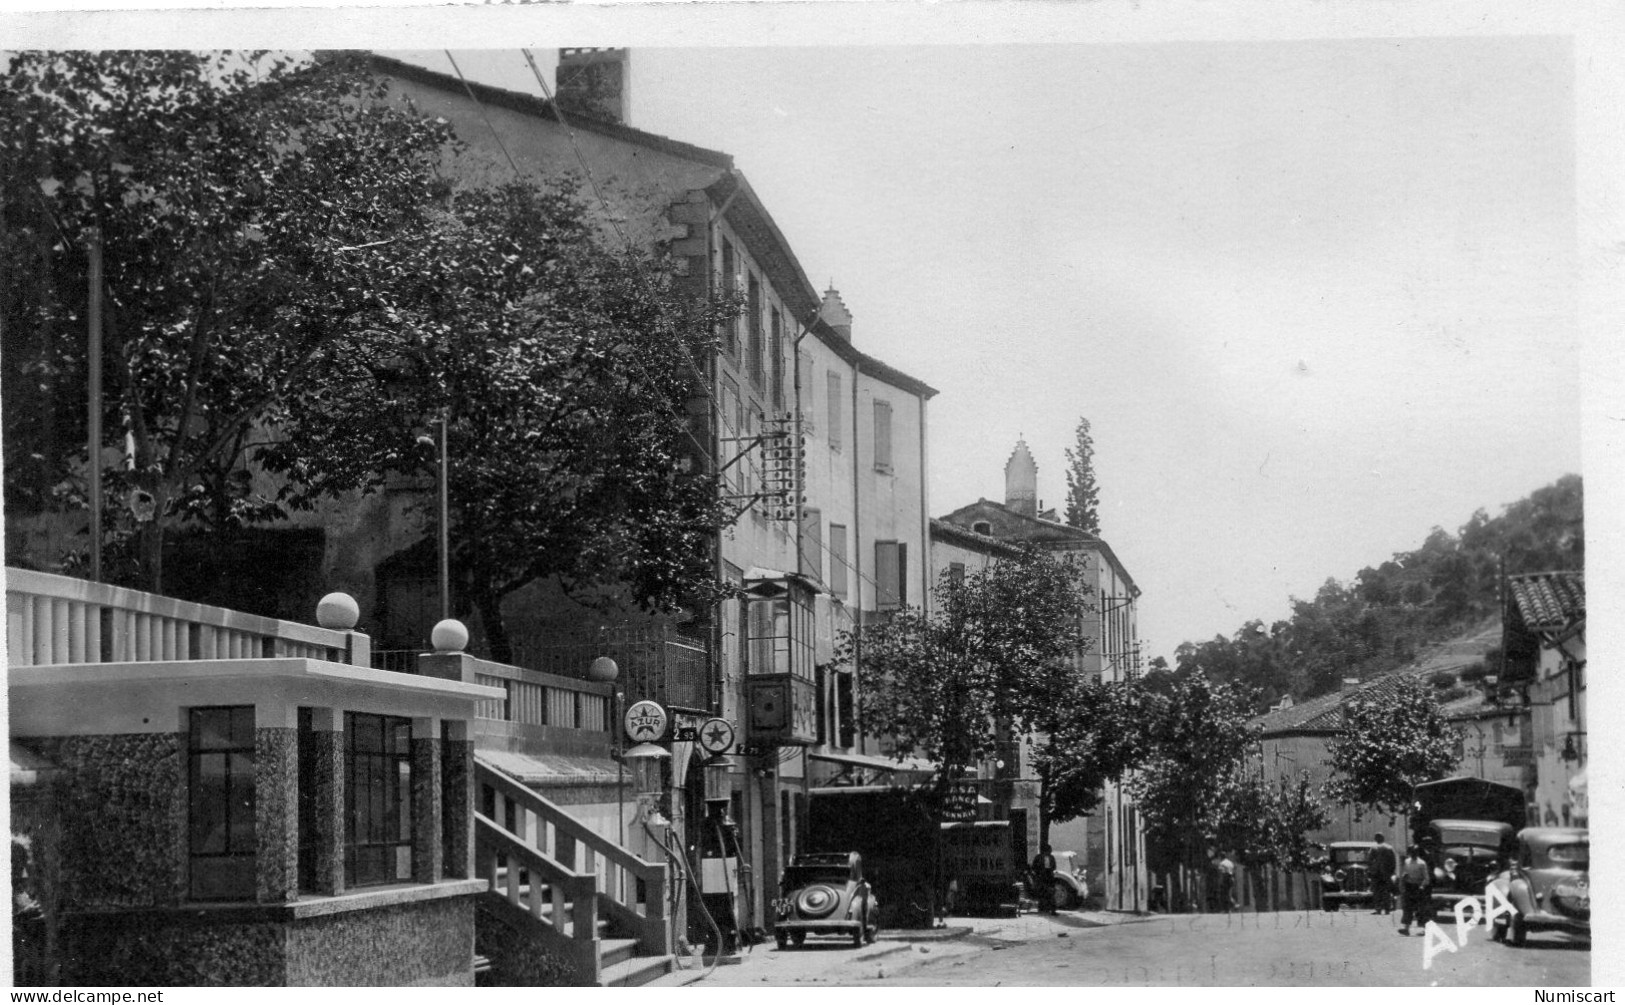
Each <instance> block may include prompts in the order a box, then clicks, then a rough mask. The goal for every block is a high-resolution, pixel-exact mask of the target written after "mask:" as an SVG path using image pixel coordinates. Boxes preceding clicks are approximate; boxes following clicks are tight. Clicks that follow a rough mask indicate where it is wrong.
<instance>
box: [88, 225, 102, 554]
mask: <svg viewBox="0 0 1625 1005" xmlns="http://www.w3.org/2000/svg"><path fill="white" fill-rule="evenodd" d="M88 252H89V256H90V268H89V273H90V276H89V286H90V289H89V296H90V304H89V309H88V310H86V311H85V316H86V320H87V323H88V325H89V328H90V331H89V336H90V338H89V344H88V345H87V346H86V349H85V352H86V357H85V361H86V365H87V368H88V371H89V372H88V374H87V375H86V384H87V385H88V391H89V393H88V395H87V398H88V399H89V400H88V402H87V403H86V414H85V419H86V422H85V426H86V440H87V446H88V450H87V452H86V455H85V456H86V460H87V462H88V466H89V469H90V581H91V582H93V583H99V582H101V580H102V234H101V230H99V229H98V228H95V227H92V228H91V230H90V242H89V247H88Z"/></svg>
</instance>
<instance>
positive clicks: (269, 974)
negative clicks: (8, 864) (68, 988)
mask: <svg viewBox="0 0 1625 1005" xmlns="http://www.w3.org/2000/svg"><path fill="white" fill-rule="evenodd" d="M234 915H235V918H236V919H241V920H234ZM62 943H63V949H64V959H63V964H62V972H61V980H62V981H64V982H66V983H73V984H86V985H98V986H105V985H135V986H147V985H172V986H173V985H185V986H228V987H255V986H276V985H292V986H330V987H359V986H385V985H389V986H403V985H421V986H465V987H466V986H472V985H473V983H474V970H473V955H474V953H473V950H474V898H473V897H472V896H462V897H449V898H443V899H439V900H429V901H419V902H415V903H407V904H395V905H391V906H387V907H377V908H372V909H370V910H360V911H346V912H343V913H335V914H324V915H318V916H315V917H307V918H298V919H290V918H288V917H287V913H286V912H284V911H279V910H278V909H275V908H269V909H262V910H252V909H251V910H248V911H241V912H226V911H139V912H120V913H117V914H103V915H80V916H78V917H75V918H71V919H68V920H67V921H66V922H65V923H64V926H63V935H62Z"/></svg>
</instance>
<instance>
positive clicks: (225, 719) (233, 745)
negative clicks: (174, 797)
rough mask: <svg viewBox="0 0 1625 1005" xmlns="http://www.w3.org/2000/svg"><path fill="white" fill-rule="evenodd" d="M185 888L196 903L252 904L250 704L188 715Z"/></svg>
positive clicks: (254, 874) (252, 756) (252, 815)
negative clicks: (186, 887) (187, 847)
mask: <svg viewBox="0 0 1625 1005" xmlns="http://www.w3.org/2000/svg"><path fill="white" fill-rule="evenodd" d="M186 760H187V778H188V782H189V786H190V792H189V796H190V798H189V803H188V806H187V821H186V823H187V836H188V843H189V851H190V856H189V858H190V865H191V869H190V870H189V872H190V875H189V883H188V889H189V891H190V895H191V897H192V898H194V899H196V900H253V899H254V895H255V883H256V870H255V867H254V853H255V849H256V842H255V839H254V806H255V799H254V706H252V705H234V706H230V707H224V708H194V709H191V710H190V711H189V712H188V713H187V757H186Z"/></svg>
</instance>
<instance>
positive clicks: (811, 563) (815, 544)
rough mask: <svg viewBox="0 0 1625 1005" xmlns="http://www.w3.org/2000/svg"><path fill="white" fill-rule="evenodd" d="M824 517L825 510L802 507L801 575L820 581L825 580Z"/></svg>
mask: <svg viewBox="0 0 1625 1005" xmlns="http://www.w3.org/2000/svg"><path fill="white" fill-rule="evenodd" d="M823 516H824V513H823V510H818V509H814V508H812V507H811V506H804V507H802V510H801V574H802V575H803V576H810V577H812V578H813V579H816V580H820V581H822V580H823V578H824V534H823V526H824V525H823V522H822V521H823ZM832 574H833V573H832Z"/></svg>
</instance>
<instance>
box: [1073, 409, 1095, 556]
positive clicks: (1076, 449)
mask: <svg viewBox="0 0 1625 1005" xmlns="http://www.w3.org/2000/svg"><path fill="white" fill-rule="evenodd" d="M1066 525H1067V526H1068V527H1076V528H1078V529H1079V530H1086V531H1088V532H1089V533H1091V534H1099V533H1100V489H1099V487H1098V486H1097V485H1096V484H1095V441H1094V438H1093V437H1092V436H1091V435H1090V433H1089V420H1088V419H1083V418H1080V419H1079V420H1078V429H1077V442H1076V443H1075V444H1074V445H1073V446H1071V447H1068V448H1067V450H1066Z"/></svg>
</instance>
